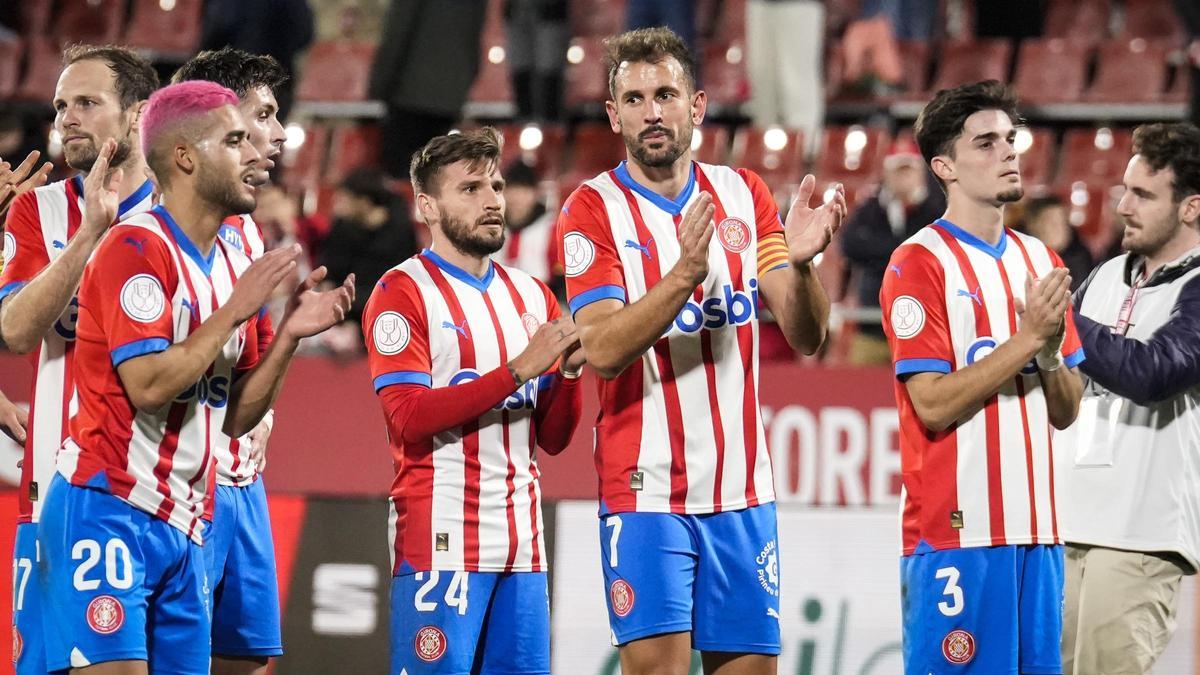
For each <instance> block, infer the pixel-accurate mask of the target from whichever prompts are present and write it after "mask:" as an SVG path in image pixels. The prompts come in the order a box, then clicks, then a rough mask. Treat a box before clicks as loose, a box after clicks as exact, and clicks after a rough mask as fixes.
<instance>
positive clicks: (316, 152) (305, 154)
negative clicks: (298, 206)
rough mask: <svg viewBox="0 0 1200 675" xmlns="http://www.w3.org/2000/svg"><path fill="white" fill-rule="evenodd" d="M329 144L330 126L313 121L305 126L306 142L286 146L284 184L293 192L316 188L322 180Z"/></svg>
mask: <svg viewBox="0 0 1200 675" xmlns="http://www.w3.org/2000/svg"><path fill="white" fill-rule="evenodd" d="M328 145H329V128H328V127H326V126H325V125H322V124H318V123H312V124H309V125H307V126H305V127H304V143H303V144H302V145H300V147H298V148H289V147H287V146H284V150H283V157H282V158H281V164H282V165H283V184H284V185H285V186H286V187H287V188H288V191H289V192H291V193H292V194H299V193H301V192H303V191H305V190H310V189H313V188H316V187H317V186H318V185H319V184H320V182H321V169H322V168H324V167H325V162H326V156H327V154H328V152H327V148H328Z"/></svg>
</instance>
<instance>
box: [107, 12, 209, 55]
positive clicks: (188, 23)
mask: <svg viewBox="0 0 1200 675" xmlns="http://www.w3.org/2000/svg"><path fill="white" fill-rule="evenodd" d="M164 5H165V6H166V7H169V8H170V9H166V8H164ZM203 11H204V3H203V2H202V0H173V3H167V2H163V1H162V0H133V10H132V15H131V17H130V19H129V27H128V28H126V29H125V44H127V45H129V46H130V47H137V48H140V49H149V50H153V51H155V52H158V53H160V54H172V55H179V56H183V55H188V54H191V53H192V52H194V51H196V46H197V45H198V44H199V43H200V16H201V14H202V13H203Z"/></svg>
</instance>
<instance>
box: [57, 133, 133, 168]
mask: <svg viewBox="0 0 1200 675" xmlns="http://www.w3.org/2000/svg"><path fill="white" fill-rule="evenodd" d="M132 153H133V143H132V142H131V141H130V140H129V134H125V137H124V138H121V139H119V140H118V141H117V149H116V150H114V151H113V156H112V159H110V160H108V166H109V169H110V170H111V169H116V168H117V167H119V166H121V165H122V164H124V163H125V162H126V161H128V160H129V156H130V155H131V154H132ZM63 154H64V159H66V160H67V166H69V167H71V168H72V169H75V170H76V171H83V172H85V173H86V172H88V171H91V170H92V167H93V166H95V165H96V160H97V159H99V158H100V148H99V147H98V146H97V145H96V141H95V139H91V140H90V142H89V143H88V147H87V149H86V150H84V152H83V154H82V155H80V156H77V157H74V158H72V157H71V156H70V155H67V154H66V153H63Z"/></svg>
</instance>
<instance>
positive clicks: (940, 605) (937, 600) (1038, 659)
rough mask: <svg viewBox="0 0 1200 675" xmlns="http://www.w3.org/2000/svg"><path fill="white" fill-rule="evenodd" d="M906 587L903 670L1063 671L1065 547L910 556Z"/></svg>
mask: <svg viewBox="0 0 1200 675" xmlns="http://www.w3.org/2000/svg"><path fill="white" fill-rule="evenodd" d="M900 585H901V592H900V596H901V610H902V614H903V617H904V672H906V673H910V674H917V673H919V674H920V675H926V674H927V673H937V674H941V673H955V674H956V675H957V674H959V673H986V674H987V675H1009V674H1011V675H1016V674H1017V673H1030V674H1032V675H1058V673H1061V672H1062V656H1061V655H1060V653H1059V644H1060V642H1061V640H1062V607H1063V552H1062V547H1061V546H1042V545H1034V546H993V547H988V548H963V549H950V550H945V551H931V552H929V553H918V554H914V555H909V556H904V557H903V558H901V559H900Z"/></svg>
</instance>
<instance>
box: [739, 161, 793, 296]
mask: <svg viewBox="0 0 1200 675" xmlns="http://www.w3.org/2000/svg"><path fill="white" fill-rule="evenodd" d="M737 172H738V175H739V176H741V177H742V180H744V181H746V187H747V188H749V189H750V196H751V198H752V199H753V200H754V229H755V232H756V233H757V236H756V237H755V239H756V240H757V241H758V254H757V258H758V277H759V278H760V279H761V278H762V277H764V276H766V274H767V272H770V271H771V270H776V269H781V268H785V267H787V266H788V249H787V242H786V241H785V240H784V238H783V218H781V217H780V215H779V207H777V206H776V205H775V198H774V197H773V196H771V189H770V188H768V187H767V184H766V183H764V182H763V179H762V178H760V177H759V175H758V174H756V173H754V172H753V171H750V170H749V169H738V170H737Z"/></svg>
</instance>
